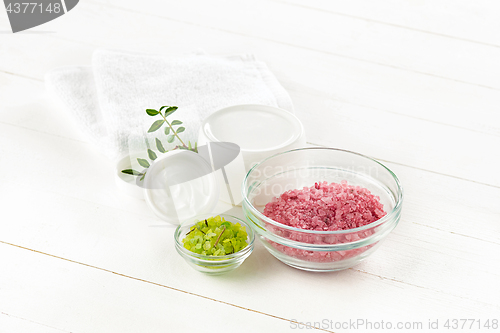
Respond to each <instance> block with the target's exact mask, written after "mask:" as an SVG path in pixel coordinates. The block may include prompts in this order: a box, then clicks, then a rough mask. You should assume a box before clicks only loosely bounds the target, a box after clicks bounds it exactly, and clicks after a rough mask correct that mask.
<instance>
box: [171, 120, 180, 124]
mask: <svg viewBox="0 0 500 333" xmlns="http://www.w3.org/2000/svg"><path fill="white" fill-rule="evenodd" d="M180 124H182V121H180V120H174V121H173V122H172V125H180Z"/></svg>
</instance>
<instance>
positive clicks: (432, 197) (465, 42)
mask: <svg viewBox="0 0 500 333" xmlns="http://www.w3.org/2000/svg"><path fill="white" fill-rule="evenodd" d="M499 15H500V3H499V2H498V1H495V0H491V1H487V0H475V1H467V0H433V1H425V0H411V1H395V0H379V1H371V0H350V1H340V0H308V1H305V0H276V1H265V0H245V1H234V0H211V1H202V0H183V1H165V0H151V1H133V0H121V1H111V0H85V1H80V3H79V4H78V6H77V7H76V8H75V9H73V10H72V11H71V12H69V13H68V14H67V15H65V16H63V17H61V18H59V19H57V20H54V21H52V22H50V23H47V24H45V25H42V26H39V27H37V28H34V29H32V30H29V31H27V32H24V33H18V34H12V33H9V31H10V26H9V24H8V20H7V15H6V12H5V11H4V10H3V8H1V9H0V214H1V215H0V332H2V333H3V332H60V331H62V332H195V331H196V332H198V331H204V332H216V330H217V331H221V332H222V331H223V332H288V331H294V330H305V329H307V328H311V327H306V325H312V326H320V328H322V329H324V330H325V331H334V332H345V331H352V332H362V331H373V330H375V328H376V326H377V325H378V326H379V327H380V325H381V321H383V322H384V325H386V326H385V328H387V323H388V322H390V323H391V325H392V328H393V331H397V330H395V329H394V328H396V326H397V325H398V324H399V323H401V324H402V325H403V329H402V330H401V331H411V329H410V327H413V328H414V330H415V331H420V332H422V331H426V330H427V329H428V328H429V321H431V322H433V323H434V322H435V321H436V320H438V324H439V331H460V330H457V329H453V326H454V324H453V319H457V320H460V319H471V320H473V321H469V322H467V324H466V325H465V326H464V328H465V329H464V330H463V331H469V332H473V331H474V332H492V331H500V328H498V326H496V327H497V329H496V330H495V329H494V328H495V326H494V322H495V320H496V323H497V325H498V320H500V287H499V281H500V264H499V260H498V258H499V255H500V172H499V170H500V19H499ZM98 47H108V48H109V47H111V48H123V49H129V50H140V51H146V52H149V51H150V52H165V53H182V52H190V51H193V50H199V49H203V50H205V51H207V52H209V53H212V54H228V53H253V54H255V55H256V56H257V57H258V59H260V60H263V61H265V62H266V63H267V64H268V65H269V67H270V69H271V70H272V71H273V72H274V73H275V74H276V76H277V77H278V79H279V80H280V82H281V83H282V84H283V86H284V87H285V88H286V89H287V90H288V92H289V93H290V95H291V97H292V99H293V101H294V104H295V108H296V114H297V115H298V117H299V118H300V119H301V121H302V122H303V123H304V126H305V128H306V133H307V137H308V141H309V142H310V143H311V144H315V145H324V146H332V147H339V148H344V149H349V150H353V151H357V152H360V153H363V154H366V155H369V156H372V157H374V158H377V159H379V160H380V161H383V162H384V163H385V164H386V165H387V166H388V167H389V168H391V169H393V170H394V171H395V172H396V174H397V175H398V176H399V177H400V179H401V181H402V184H403V186H404V188H405V202H404V208H403V217H402V219H401V222H400V224H399V225H398V227H397V228H396V229H395V230H394V231H393V232H392V233H391V234H390V235H389V236H388V237H387V240H386V241H385V242H384V244H383V245H382V246H381V247H380V249H379V250H378V251H377V252H376V253H375V254H373V256H371V257H370V258H368V260H366V261H365V262H363V263H362V264H360V265H358V266H356V267H355V268H352V269H349V270H346V271H342V272H337V273H326V274H318V273H309V272H303V271H299V270H296V269H293V268H290V267H288V266H286V265H284V264H282V263H280V262H279V261H277V260H276V259H274V258H273V257H272V256H271V255H270V254H269V253H267V252H266V251H265V249H264V248H263V247H262V246H261V245H260V244H257V246H256V249H255V251H254V253H253V254H252V256H251V257H250V258H249V259H248V260H247V261H246V262H245V263H244V265H243V266H242V267H240V268H239V269H237V270H236V271H234V272H232V273H230V274H227V275H224V276H220V277H210V276H205V275H202V274H200V273H198V272H196V271H194V270H193V269H192V268H190V267H189V266H187V264H186V263H185V262H184V261H183V259H182V258H181V257H180V256H179V255H178V254H177V253H176V252H175V250H174V245H173V237H172V234H173V230H174V228H173V227H165V224H164V223H161V222H160V221H158V220H157V219H156V218H155V217H154V216H153V215H152V213H150V212H149V210H148V208H147V207H146V204H145V203H144V202H142V201H137V200H134V199H131V198H130V199H129V198H127V197H124V196H122V195H120V193H118V192H117V190H116V188H115V185H114V183H113V177H112V173H113V167H112V165H111V163H110V162H108V161H107V160H106V159H105V158H103V157H102V156H100V155H99V154H98V153H97V152H96V151H95V150H94V149H93V147H92V146H91V145H89V144H87V143H86V142H85V141H84V140H83V139H82V137H81V136H80V134H79V133H78V131H77V130H76V126H75V125H74V124H73V122H72V119H71V118H70V116H69V115H67V114H65V113H64V112H62V111H61V110H60V109H57V108H55V107H54V106H53V104H52V102H51V101H50V100H49V98H48V97H47V96H46V93H45V90H44V83H43V75H44V73H45V72H46V71H48V70H49V69H51V68H54V67H57V66H63V65H80V64H90V58H91V54H92V52H93V50H95V49H96V48H98ZM447 319H450V321H449V326H450V328H449V329H446V327H444V325H445V324H446V320H447ZM358 320H364V321H365V323H366V321H370V322H371V323H372V325H374V327H373V329H372V330H370V328H369V326H367V324H365V326H357V327H353V326H346V325H347V324H349V322H350V321H351V322H353V321H354V322H356V323H359V322H358ZM479 320H481V321H480V322H478V321H479ZM487 320H489V322H486V321H487ZM298 322H300V323H304V325H302V324H300V325H299V324H298ZM339 323H340V325H339ZM346 323H347V324H346ZM377 323H378V324H377ZM408 323H410V324H408ZM415 323H416V324H415ZM418 323H422V329H420V330H418V329H417V328H419V324H418ZM485 323H487V325H489V326H490V327H489V329H488V328H487V327H485ZM471 324H473V327H472V329H469V327H470V325H471ZM415 325H416V326H415ZM339 326H343V328H342V327H341V328H339ZM400 326H401V325H400ZM404 326H406V328H407V329H404ZM461 327H462V322H461V321H458V328H461ZM478 327H479V328H478ZM379 330H381V328H379ZM434 331H437V330H434Z"/></svg>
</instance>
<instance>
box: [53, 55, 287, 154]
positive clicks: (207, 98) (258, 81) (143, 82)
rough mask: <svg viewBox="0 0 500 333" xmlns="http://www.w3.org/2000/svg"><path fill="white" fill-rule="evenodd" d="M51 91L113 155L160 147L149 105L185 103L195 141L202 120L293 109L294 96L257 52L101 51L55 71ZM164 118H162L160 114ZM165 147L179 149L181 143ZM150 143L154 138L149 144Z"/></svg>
mask: <svg viewBox="0 0 500 333" xmlns="http://www.w3.org/2000/svg"><path fill="white" fill-rule="evenodd" d="M45 82H46V87H47V90H48V91H49V92H50V93H51V94H52V95H53V96H54V97H55V99H56V100H57V101H58V102H59V103H60V104H61V106H62V107H63V108H64V109H65V110H67V111H68V112H71V113H72V114H73V117H74V118H75V120H76V122H77V123H78V124H79V126H80V129H81V131H82V132H83V133H84V134H85V135H86V137H87V138H88V140H89V141H90V142H91V143H93V144H94V145H95V146H96V147H97V148H98V149H99V150H100V151H101V152H102V153H104V154H105V155H106V156H108V157H109V158H111V159H115V160H116V159H119V158H121V157H123V156H125V155H128V154H130V153H134V152H140V151H144V149H145V145H151V146H152V148H153V147H154V138H155V137H157V136H159V137H164V136H162V134H160V133H158V132H155V133H147V130H148V129H149V126H150V125H151V124H152V122H153V121H154V120H156V119H155V118H156V117H155V118H153V117H149V116H148V115H147V114H146V109H156V110H158V109H159V108H160V107H161V106H163V105H169V106H174V105H175V106H178V107H179V109H178V110H177V111H176V112H175V113H174V114H173V115H172V116H171V117H169V120H175V119H178V120H181V121H182V122H183V123H184V124H183V126H184V127H185V128H186V131H185V132H184V133H182V137H183V141H185V142H187V141H188V140H190V141H191V142H195V141H196V140H197V137H198V131H199V128H200V125H201V122H202V121H203V119H205V118H206V117H207V116H208V115H209V114H210V113H212V112H214V111H216V110H218V109H221V108H224V107H227V106H231V105H237V104H264V105H270V106H276V107H280V108H282V109H285V110H288V111H290V112H293V106H292V102H291V100H290V97H289V96H288V94H287V93H286V91H285V90H284V88H283V87H282V86H281V85H280V84H279V82H278V81H277V79H276V77H275V76H274V75H273V74H272V73H271V72H270V71H269V69H268V68H267V66H266V65H265V64H264V63H263V62H260V61H257V60H256V59H255V58H254V57H253V56H252V55H235V56H226V57H220V56H211V55H207V54H191V55H184V56H163V55H150V54H139V53H130V52H124V51H114V50H97V51H95V52H94V54H93V57H92V66H80V67H63V68H58V69H54V70H52V71H50V72H48V73H47V74H46V77H45ZM158 119H159V118H158ZM162 141H163V143H164V145H165V148H166V149H167V150H168V149H172V148H173V147H174V146H175V142H174V143H172V144H168V143H167V142H166V140H162ZM146 142H147V143H146Z"/></svg>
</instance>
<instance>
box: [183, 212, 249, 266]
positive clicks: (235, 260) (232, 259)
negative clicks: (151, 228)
mask: <svg viewBox="0 0 500 333" xmlns="http://www.w3.org/2000/svg"><path fill="white" fill-rule="evenodd" d="M213 216H214V215H199V216H196V217H193V218H191V219H189V220H186V221H184V222H182V223H181V224H179V226H178V227H177V229H176V230H175V233H174V238H175V249H176V250H177V252H178V253H179V254H180V255H181V257H183V258H184V260H186V262H187V263H188V264H189V265H190V266H191V267H193V268H194V269H196V270H197V271H200V272H202V273H206V274H209V275H220V274H224V273H227V272H230V271H232V270H234V269H235V268H238V267H239V266H240V265H241V264H242V263H243V261H245V259H246V258H248V256H249V255H250V254H251V253H252V251H253V247H254V240H255V234H254V232H253V230H252V228H251V227H250V226H249V225H248V223H247V222H245V221H243V220H241V219H239V218H237V217H235V216H232V215H227V214H218V215H216V216H220V217H223V218H224V219H225V220H226V221H228V222H231V223H233V224H234V223H239V224H241V225H242V226H244V227H245V228H246V232H247V234H248V237H247V243H248V245H247V246H246V247H245V248H244V249H242V250H240V251H238V252H236V253H231V254H227V255H224V256H204V255H201V254H198V253H194V252H191V251H189V250H188V249H186V248H185V247H184V245H183V244H182V240H183V239H184V237H186V234H187V233H188V232H189V230H191V227H192V226H193V225H195V224H196V223H197V222H199V221H203V220H204V219H207V218H209V217H213Z"/></svg>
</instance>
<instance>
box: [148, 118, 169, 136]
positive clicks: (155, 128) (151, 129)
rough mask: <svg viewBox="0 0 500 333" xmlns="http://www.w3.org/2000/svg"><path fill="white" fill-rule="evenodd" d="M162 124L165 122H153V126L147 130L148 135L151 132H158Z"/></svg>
mask: <svg viewBox="0 0 500 333" xmlns="http://www.w3.org/2000/svg"><path fill="white" fill-rule="evenodd" d="M164 122H165V120H164V119H160V120H157V121H155V122H154V123H153V125H151V127H150V128H149V130H148V133H151V132H154V131H156V130H158V129H159V128H160V127H161V126H162V125H163V123H164Z"/></svg>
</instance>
